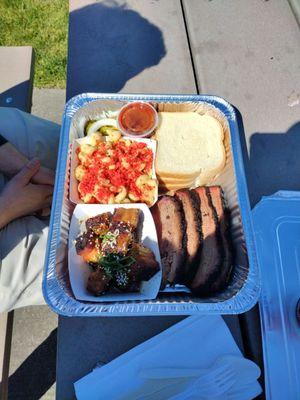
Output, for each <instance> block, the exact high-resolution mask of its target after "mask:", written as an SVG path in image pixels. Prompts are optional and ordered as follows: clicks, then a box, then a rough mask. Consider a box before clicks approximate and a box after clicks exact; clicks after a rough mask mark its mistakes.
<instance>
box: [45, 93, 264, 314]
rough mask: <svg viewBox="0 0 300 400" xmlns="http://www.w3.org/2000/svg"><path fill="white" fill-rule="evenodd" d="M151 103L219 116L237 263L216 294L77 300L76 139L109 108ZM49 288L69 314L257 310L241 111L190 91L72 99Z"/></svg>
mask: <svg viewBox="0 0 300 400" xmlns="http://www.w3.org/2000/svg"><path fill="white" fill-rule="evenodd" d="M137 100H142V101H150V102H152V103H157V105H158V107H159V110H161V111H162V110H164V111H179V110H183V109H184V110H185V111H197V112H200V113H204V112H206V113H209V114H211V115H213V116H214V117H215V118H217V119H218V120H219V121H220V123H221V124H222V126H223V128H224V132H225V139H224V143H225V151H226V165H225V168H224V170H223V171H222V172H221V173H220V175H219V176H217V177H216V178H215V179H214V180H213V181H212V182H211V184H214V185H221V186H222V188H223V190H224V193H225V200H226V202H227V205H228V207H229V209H230V211H231V233H232V240H233V247H234V256H235V257H234V259H235V264H234V266H233V273H232V277H231V281H230V283H229V285H228V287H227V288H226V289H225V290H224V291H223V292H222V293H219V294H218V295H216V296H214V297H210V298H205V299H204V298H198V297H195V296H193V295H192V294H191V293H190V292H189V291H188V290H185V291H184V290H183V291H176V289H175V290H174V289H169V290H166V291H163V292H160V293H159V295H158V297H157V298H156V299H155V300H149V301H128V302H125V303H124V302H113V303H92V302H83V301H78V300H76V299H75V298H74V295H73V293H72V289H71V286H70V281H69V274H68V230H69V225H70V220H71V216H72V213H73V210H74V207H75V205H74V204H73V203H71V202H70V200H69V183H70V161H71V160H70V157H71V150H70V143H72V141H73V140H74V139H76V138H78V137H82V136H83V128H84V125H85V122H86V120H88V119H90V118H95V117H97V116H98V115H99V114H100V113H101V111H102V110H103V109H111V110H114V109H118V108H120V106H121V105H122V102H128V101H137ZM43 292H44V297H45V300H46V302H47V303H48V305H49V306H50V307H51V308H52V309H53V311H55V312H56V313H58V314H61V315H65V316H90V317H96V316H138V315H142V316H148V315H177V314H178V315H193V314H240V313H243V312H245V311H247V310H249V309H250V308H252V307H253V306H254V305H255V304H256V302H257V300H258V297H259V294H260V277H259V270H258V264H257V260H256V253H255V247H254V240H253V228H252V219H251V211H250V205H249V200H248V191H247V184H246V179H245V173H244V166H243V158H242V151H241V145H240V138H239V131H238V126H237V122H236V115H235V112H234V109H233V107H232V106H231V105H230V104H229V103H227V102H226V101H225V100H223V99H222V98H220V97H215V96H206V95H199V96H190V95H132V94H124V95H123V94H93V93H87V94H82V95H78V96H76V97H74V98H72V99H71V100H70V101H69V102H68V103H67V105H66V107H65V112H64V115H63V123H62V127H61V134H60V145H59V152H58V162H57V170H56V183H55V190H54V197H53V205H52V213H51V219H50V228H49V236H48V243H47V251H46V257H45V267H44V277H43Z"/></svg>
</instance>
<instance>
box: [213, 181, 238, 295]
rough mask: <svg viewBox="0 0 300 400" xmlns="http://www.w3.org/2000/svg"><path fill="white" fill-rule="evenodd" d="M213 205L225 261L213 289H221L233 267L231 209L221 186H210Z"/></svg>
mask: <svg viewBox="0 0 300 400" xmlns="http://www.w3.org/2000/svg"><path fill="white" fill-rule="evenodd" d="M209 191H210V195H211V199H212V203H213V206H214V208H215V210H216V213H217V216H218V223H219V229H220V235H221V239H222V244H223V251H224V253H223V263H222V269H221V271H220V274H219V276H218V278H217V279H216V281H215V283H214V284H213V290H216V291H217V290H221V289H222V288H223V287H224V286H225V285H226V283H228V281H229V277H230V273H231V269H232V243H231V237H230V229H229V226H230V221H229V211H228V209H227V208H226V207H225V204H224V196H223V191H222V188H221V187H220V186H211V187H209Z"/></svg>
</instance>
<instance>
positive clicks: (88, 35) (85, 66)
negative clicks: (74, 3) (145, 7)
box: [67, 1, 166, 97]
mask: <svg viewBox="0 0 300 400" xmlns="http://www.w3.org/2000/svg"><path fill="white" fill-rule="evenodd" d="M69 27H70V28H69V55H68V58H69V60H72V63H71V64H68V73H67V75H68V76H67V93H69V97H73V96H75V95H77V94H79V93H83V92H108V93H114V92H119V91H120V90H121V89H122V88H123V87H124V85H125V84H126V82H127V81H128V80H129V79H131V78H132V77H134V76H136V75H138V74H139V73H140V72H142V71H143V70H144V69H146V68H149V67H151V66H153V65H157V64H158V63H159V62H160V60H161V59H162V58H163V57H164V56H165V55H166V49H165V45H164V40H163V35H162V32H161V31H160V29H159V28H158V27H156V26H155V25H153V24H152V23H151V22H149V21H148V20H147V19H146V18H144V17H142V16H141V15H140V14H139V13H137V12H136V11H133V10H131V9H128V8H126V4H125V5H122V6H120V5H118V3H117V2H115V1H106V2H105V3H101V4H100V3H98V4H92V5H90V6H86V7H83V8H80V9H78V10H75V11H72V12H71V13H70V16H69Z"/></svg>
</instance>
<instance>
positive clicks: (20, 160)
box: [0, 135, 54, 185]
mask: <svg viewBox="0 0 300 400" xmlns="http://www.w3.org/2000/svg"><path fill="white" fill-rule="evenodd" d="M1 140H2V145H1V144H0V171H1V172H2V173H3V174H4V175H7V176H9V177H12V176H14V175H16V174H17V173H18V172H19V171H21V169H22V168H23V167H24V165H26V163H27V162H28V159H27V158H26V157H25V156H24V155H23V154H21V153H20V152H19V151H18V150H17V149H16V148H15V147H14V146H13V145H12V144H10V143H9V142H8V141H7V140H6V139H5V138H4V137H3V136H1V135H0V143H1ZM32 181H33V182H34V183H40V184H45V185H54V172H53V171H51V170H50V169H48V168H45V167H41V168H40V170H39V171H38V173H37V174H36V175H35V176H34V178H33V179H32Z"/></svg>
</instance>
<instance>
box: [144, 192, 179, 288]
mask: <svg viewBox="0 0 300 400" xmlns="http://www.w3.org/2000/svg"><path fill="white" fill-rule="evenodd" d="M151 212H152V215H153V219H154V222H155V226H156V230H157V237H158V244H159V249H160V254H161V261H162V268H163V278H162V286H161V287H162V288H164V287H165V286H166V284H167V283H169V284H171V285H174V284H175V283H178V282H180V281H182V276H183V269H184V264H185V259H186V234H185V232H186V226H185V219H184V216H183V211H182V205H181V203H180V201H179V200H177V199H176V198H175V197H172V196H167V195H166V196H161V197H160V198H159V199H158V201H157V202H156V204H155V205H154V206H153V207H152V208H151Z"/></svg>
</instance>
